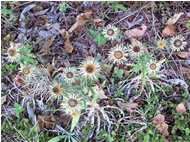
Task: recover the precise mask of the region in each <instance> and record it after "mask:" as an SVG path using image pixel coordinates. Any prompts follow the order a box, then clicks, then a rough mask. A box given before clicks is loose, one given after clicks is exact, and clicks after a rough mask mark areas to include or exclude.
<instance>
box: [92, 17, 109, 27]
mask: <svg viewBox="0 0 190 142" xmlns="http://www.w3.org/2000/svg"><path fill="white" fill-rule="evenodd" d="M93 21H94V23H95V24H96V25H98V26H104V25H105V23H106V22H105V21H104V20H103V19H100V18H97V19H94V20H93Z"/></svg>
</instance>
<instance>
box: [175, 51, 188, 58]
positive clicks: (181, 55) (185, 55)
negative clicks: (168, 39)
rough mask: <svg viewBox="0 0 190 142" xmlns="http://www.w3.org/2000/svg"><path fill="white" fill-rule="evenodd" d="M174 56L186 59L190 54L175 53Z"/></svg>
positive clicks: (183, 52)
mask: <svg viewBox="0 0 190 142" xmlns="http://www.w3.org/2000/svg"><path fill="white" fill-rule="evenodd" d="M176 55H177V56H179V57H181V58H187V57H189V56H190V52H185V51H181V52H176Z"/></svg>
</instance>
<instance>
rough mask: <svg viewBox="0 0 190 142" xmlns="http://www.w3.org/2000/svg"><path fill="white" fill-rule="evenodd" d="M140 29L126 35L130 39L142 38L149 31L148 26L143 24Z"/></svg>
mask: <svg viewBox="0 0 190 142" xmlns="http://www.w3.org/2000/svg"><path fill="white" fill-rule="evenodd" d="M140 28H141V29H138V28H134V29H132V30H129V31H126V32H125V34H126V35H127V36H128V37H133V38H140V37H142V36H144V34H145V31H146V30H147V26H146V25H145V24H142V25H141V27H140Z"/></svg>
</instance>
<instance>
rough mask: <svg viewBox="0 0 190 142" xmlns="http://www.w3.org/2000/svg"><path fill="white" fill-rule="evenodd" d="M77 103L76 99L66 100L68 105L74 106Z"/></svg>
mask: <svg viewBox="0 0 190 142" xmlns="http://www.w3.org/2000/svg"><path fill="white" fill-rule="evenodd" d="M77 104H78V102H77V100H76V99H69V100H68V105H69V106H70V107H76V106H77Z"/></svg>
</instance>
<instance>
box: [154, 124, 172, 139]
mask: <svg viewBox="0 0 190 142" xmlns="http://www.w3.org/2000/svg"><path fill="white" fill-rule="evenodd" d="M156 128H157V129H158V131H159V132H160V133H162V134H163V135H164V136H168V135H169V132H168V124H166V123H165V122H164V123H162V124H157V125H156Z"/></svg>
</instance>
